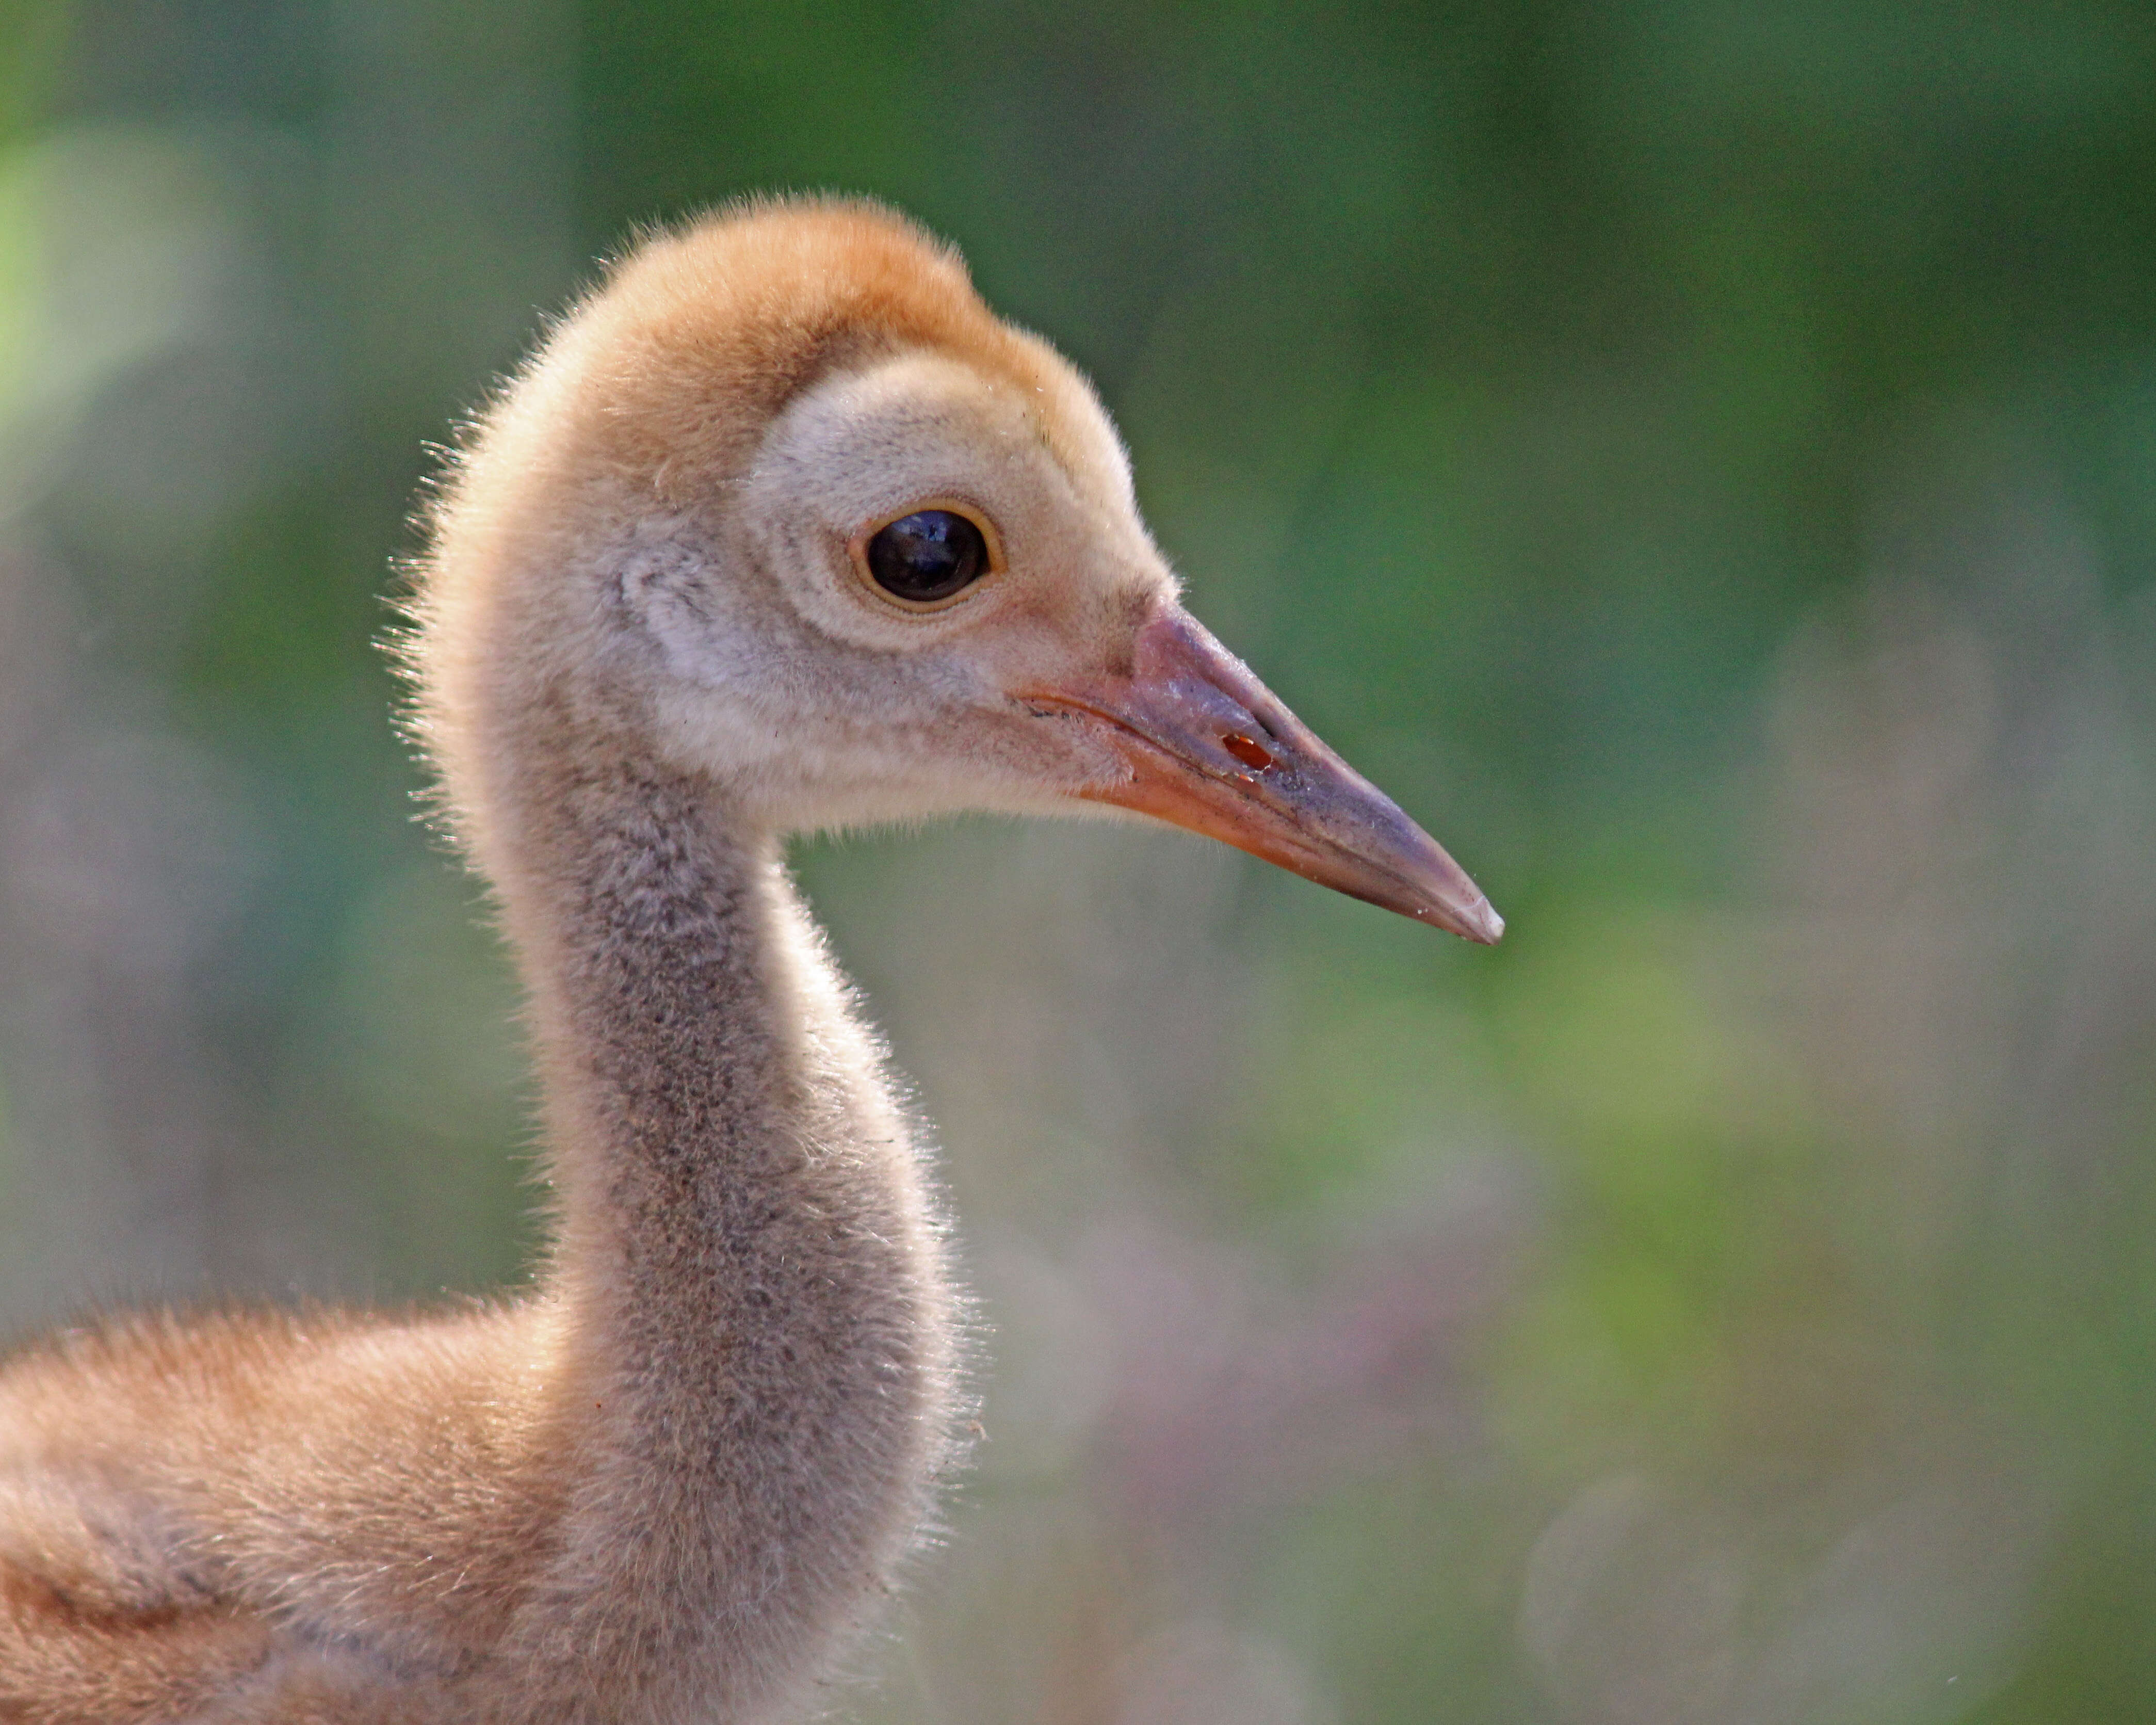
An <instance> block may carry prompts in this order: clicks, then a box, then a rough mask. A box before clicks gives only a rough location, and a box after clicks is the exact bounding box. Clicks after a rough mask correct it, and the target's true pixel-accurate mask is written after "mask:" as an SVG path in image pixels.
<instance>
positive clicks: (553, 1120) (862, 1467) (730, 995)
mask: <svg viewBox="0 0 2156 1725" xmlns="http://www.w3.org/2000/svg"><path fill="white" fill-rule="evenodd" d="M571 759H573V760H575V761H576V762H577V766H576V767H575V768H573V769H572V770H564V769H561V768H555V767H551V766H548V765H547V764H546V763H547V762H559V761H562V760H571ZM510 778H511V782H512V783H516V784H517V785H518V787H519V791H518V793H517V797H516V807H515V809H514V810H513V814H512V820H513V829H514V832H515V834H516V839H517V840H518V843H517V844H516V845H515V847H514V849H515V850H516V852H517V853H518V854H519V855H520V856H521V859H522V861H521V864H520V865H519V867H518V868H517V869H516V871H515V873H514V875H513V876H511V878H507V879H505V880H502V881H500V886H501V889H502V895H503V898H504V901H505V904H506V909H507V911H508V913H509V921H510V926H511V933H512V935H513V936H514V937H516V939H517V941H518V942H519V944H520V946H521V948H522V955H523V958H524V962H525V964H526V981H527V983H528V985H529V988H530V992H531V1000H532V1006H533V1019H534V1025H535V1033H536V1041H537V1044H538V1054H539V1059H540V1065H541V1070H542V1084H543V1086H544V1091H545V1098H546V1102H545V1106H546V1110H547V1126H548V1132H549V1137H550V1153H551V1157H552V1163H553V1173H554V1175H555V1179H556V1183H557V1194H558V1199H557V1202H558V1210H559V1232H558V1235H557V1240H556V1243H555V1247H554V1250H553V1253H552V1260H551V1262H550V1264H549V1266H548V1268H547V1271H546V1272H545V1274H544V1276H543V1279H542V1295H541V1298H540V1301H539V1307H540V1310H541V1312H542V1314H544V1316H545V1317H546V1319H547V1322H546V1324H545V1326H544V1327H545V1329H546V1331H547V1333H548V1334H549V1335H550V1336H551V1337H552V1338H553V1341H552V1344H551V1345H552V1347H553V1348H555V1349H556V1350H557V1353H556V1357H555V1359H554V1362H553V1363H554V1367H555V1371H554V1377H555V1380H556V1385H557V1419H558V1420H559V1422H560V1425H561V1428H562V1441H563V1443H564V1445H565V1447H566V1450H567V1453H571V1454H573V1455H574V1456H575V1458H576V1459H575V1461H574V1463H573V1466H574V1469H575V1472H574V1476H573V1477H571V1478H569V1479H567V1481H564V1486H563V1489H564V1491H565V1492H566V1499H567V1520H566V1523H565V1527H566V1534H565V1539H564V1548H563V1551H562V1556H561V1558H560V1567H559V1571H558V1573H559V1575H560V1577H561V1578H562V1582H563V1584H564V1586H565V1588H567V1589H570V1590H571V1591H572V1592H573V1594H574V1597H575V1599H577V1601H578V1602H579V1603H578V1604H576V1605H575V1606H574V1607H573V1608H571V1609H574V1610H577V1611H583V1612H586V1613H588V1614H589V1615H590V1617H591V1621H590V1622H589V1623H588V1624H584V1625H577V1626H572V1634H571V1635H570V1636H569V1637H568V1639H567V1640H566V1641H564V1642H563V1643H562V1645H591V1643H590V1642H589V1641H588V1640H583V1637H585V1636H598V1637H600V1638H601V1639H604V1638H605V1636H607V1635H612V1634H617V1633H618V1634H620V1635H649V1634H650V1633H653V1632H654V1631H656V1632H660V1633H664V1634H666V1635H670V1636H677V1637H679V1638H680V1640H679V1642H678V1643H677V1645H686V1646H696V1647H701V1649H702V1656H701V1657H697V1658H694V1659H691V1660H690V1664H692V1665H696V1666H704V1667H706V1672H705V1674H704V1675H703V1676H702V1678H701V1680H702V1681H707V1682H708V1681H724V1682H725V1683H726V1684H728V1685H734V1684H743V1683H752V1682H754V1681H760V1677H759V1674H762V1673H768V1672H774V1671H800V1670H803V1669H813V1668H814V1666H815V1664H816V1662H817V1661H815V1660H814V1659H813V1658H804V1657H803V1656H805V1655H808V1654H809V1653H810V1652H811V1651H812V1649H813V1648H814V1646H815V1645H816V1644H817V1643H818V1642H819V1640H828V1639H829V1638H830V1637H832V1636H834V1635H843V1634H844V1633H846V1632H847V1630H849V1629H850V1626H851V1625H853V1624H854V1623H855V1622H856V1621H857V1620H860V1618H861V1617H863V1616H864V1615H865V1614H866V1612H867V1611H868V1610H870V1609H872V1608H873V1606H874V1604H875V1602H876V1600H877V1599H878V1598H879V1597H880V1594H882V1593H883V1592H884V1591H885V1589H886V1585H887V1582H888V1579H889V1574H890V1572H891V1569H892V1568H893V1566H894V1565H895V1564H896V1563H898V1562H899V1560H900V1559H901V1558H902V1557H903V1555H904V1554H905V1553H906V1550H907V1549H908V1548H909V1547H910V1545H911V1543H912V1542H913V1540H914V1539H915V1538H916V1534H917V1530H918V1529H919V1527H920V1526H921V1522H922V1520H923V1517H924V1516H925V1514H926V1513H927V1511H928V1509H929V1508H930V1507H931V1505H930V1502H929V1499H930V1496H931V1492H932V1484H933V1480H934V1478H935V1476H936V1475H937V1472H938V1471H940V1469H941V1467H942V1465H943V1463H944V1461H945V1460H946V1450H947V1443H948V1430H949V1427H950V1425H951V1409H952V1363H951V1362H952V1329H953V1325H952V1314H951V1296H950V1295H949V1293H948V1291H947V1285H946V1282H945V1280H944V1275H943V1270H942V1262H941V1250H940V1245H939V1233H938V1229H937V1223H936V1218H935V1215H934V1213H933V1209H932V1204H931V1201H930V1199H929V1198H928V1196H927V1183H926V1181H925V1179H924V1176H923V1172H922V1169H921V1166H920V1163H919V1161H918V1159H917V1158H916V1153H915V1152H914V1150H913V1149H912V1147H911V1144H910V1143H909V1142H908V1138H907V1135H906V1132H905V1130H904V1126H903V1122H902V1120H901V1117H900V1116H899V1114H898V1112H897V1111H896V1108H895V1106H894V1105H893V1103H892V1101H891V1097H890V1096H889V1094H888V1092H887V1090H886V1088H885V1083H884V1081H883V1079H882V1076H881V1073H880V1061H879V1058H878V1053H877V1050H876V1049H875V1045H874V1043H873V1041H872V1040H871V1038H870V1036H869V1035H868V1034H867V1033H866V1032H865V1030H864V1029H862V1028H861V1026H860V1024H858V1023H857V1022H856V1020H855V1018H854V1017H853V1015H852V1014H851V1013H850V1011H849V1010H848V1006H847V999H846V993H845V990H844V985H843V983H841V982H840V980H839V978H838V977H837V975H836V973H835V972H834V969H833V968H832V967H831V965H830V963H829V960H828V959H827V957H825V955H824V950H823V945H822V942H821V940H820V938H819V936H818V934H817V932H816V930H815V928H814V925H813V924H812V923H811V922H809V921H808V916H807V915H806V912H805V911H804V910H803V907H802V906H801V904H800V902H799V901H798V897H797V896H796V895H795V894H794V892H793V889H792V887H791V885H790V883H789V882H788V879H787V877H786V875H785V872H784V870H783V865H782V862H781V860H780V855H779V850H778V844H777V841H776V837H775V835H773V834H769V833H767V832H761V831H758V830H756V829H753V828H752V827H751V826H750V825H748V824H747V823H745V822H743V821H742V819H739V817H738V815H737V813H736V811H735V810H734V809H733V807H732V806H731V803H730V801H729V798H727V796H726V793H725V791H724V788H722V787H715V786H714V785H712V784H711V783H708V782H705V781H702V780H701V779H697V778H690V777H689V776H686V775H684V774H682V773H678V772H675V771H672V770H670V769H665V768H658V767H654V766H653V765H652V764H650V763H649V762H645V761H641V760H639V759H638V758H637V757H635V756H634V754H633V753H630V752H616V753H614V754H613V755H611V756H609V755H608V754H607V753H606V752H603V751H600V752H597V753H596V757H595V754H594V752H593V750H591V749H590V748H589V747H581V748H578V749H575V750H569V749H554V748H547V749H542V750H538V751H536V752H535V753H534V754H533V755H532V756H531V757H529V758H528V760H527V762H526V767H525V768H524V769H523V770H518V771H516V772H515V773H512V774H511V775H510ZM564 1597H567V1594H565V1595H564ZM654 1614H663V1618H664V1620H663V1621H660V1622H654V1621H653V1620H652V1617H653V1615H654ZM714 1672H715V1673H716V1674H717V1676H716V1677H715V1676H712V1675H711V1673H714ZM761 1704H762V1703H760V1702H754V1701H753V1698H752V1697H747V1696H743V1697H742V1702H741V1707H742V1712H743V1713H744V1715H745V1716H746V1715H747V1714H749V1713H752V1712H754V1711H755V1710H756V1707H757V1706H759V1705H761ZM725 1717H734V1714H733V1713H731V1712H727V1713H726V1714H725Z"/></svg>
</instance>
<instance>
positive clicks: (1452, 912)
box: [1418, 898, 1505, 947]
mask: <svg viewBox="0 0 2156 1725" xmlns="http://www.w3.org/2000/svg"><path fill="white" fill-rule="evenodd" d="M1418 915H1419V917H1420V918H1421V919H1422V920H1424V921H1428V922H1434V923H1435V924H1436V925H1437V926H1438V927H1440V928H1443V929H1445V930H1447V931H1448V932H1450V933H1453V934H1456V935H1458V936H1460V937H1461V938H1462V939H1463V940H1471V941H1473V942H1475V943H1476V945H1477V946H1478V947H1494V946H1496V944H1497V942H1499V941H1501V940H1502V939H1503V938H1504V937H1505V919H1504V918H1503V917H1502V916H1499V915H1498V914H1497V912H1496V907H1495V906H1492V905H1491V902H1490V901H1489V900H1488V899H1486V898H1477V899H1476V901H1474V902H1473V903H1472V904H1470V905H1466V906H1456V907H1455V906H1448V907H1446V908H1445V909H1443V910H1429V911H1420V912H1419V913H1418Z"/></svg>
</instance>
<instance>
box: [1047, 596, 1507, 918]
mask: <svg viewBox="0 0 2156 1725" xmlns="http://www.w3.org/2000/svg"><path fill="white" fill-rule="evenodd" d="M1013 693H1014V696H1015V697H1016V698H1017V699H1018V700H1019V701H1023V702H1024V703H1025V704H1026V705H1027V706H1029V707H1031V708H1032V709H1033V710H1034V711H1035V712H1037V713H1039V714H1040V715H1041V716H1044V717H1045V716H1050V715H1051V714H1056V715H1065V716H1070V715H1075V716H1080V717H1082V718H1084V719H1086V720H1088V721H1092V722H1095V723H1096V724H1099V725H1101V726H1104V727H1106V732H1107V737H1106V740H1107V741H1108V742H1109V743H1110V744H1111V747H1113V748H1114V749H1115V751H1116V754H1117V756H1118V757H1120V758H1121V760H1122V763H1123V765H1124V766H1125V767H1126V768H1128V773H1127V776H1126V777H1124V778H1120V779H1117V780H1116V782H1114V783H1110V784H1106V785H1101V786H1097V787H1094V788H1088V789H1086V790H1084V791H1081V793H1079V794H1080V795H1081V796H1083V797H1086V798H1088V799H1090V800H1091V801H1094V802H1100V803H1114V804H1116V806H1117V807H1119V808H1123V809H1136V810H1137V811H1138V812H1139V813H1140V814H1150V815H1152V816H1153V817H1155V818H1156V819H1160V820H1164V821H1167V822H1168V823H1169V824H1172V825H1174V826H1178V827H1188V828H1189V829H1190V830H1191V831H1193V832H1195V833H1204V834H1206V835H1207V836H1208V837H1209V838H1214V839H1224V840H1225V841H1226V842H1227V843H1228V844H1230V845H1234V846H1235V847H1236V849H1238V850H1247V851H1249V852H1250V855H1253V856H1261V857H1263V858H1264V859H1265V860H1266V861H1267V862H1269V863H1277V864H1278V865H1280V866H1281V867H1282V868H1284V869H1287V870H1292V871H1293V872H1294V873H1296V874H1298V875H1301V876H1303V877H1304V878H1305V879H1306V880H1315V881H1317V884H1318V885H1319V886H1330V887H1331V888H1332V889H1333V891H1336V892H1344V893H1346V894H1347V896H1349V897H1351V898H1359V899H1366V900H1368V901H1369V902H1370V903H1372V904H1373V905H1382V906H1384V907H1385V909H1387V910H1389V911H1399V913H1400V914H1401V915H1402V916H1412V917H1414V918H1415V920H1416V921H1418V922H1429V923H1434V924H1435V925H1436V926H1437V927H1440V928H1444V929H1449V930H1450V931H1451V932H1453V933H1455V934H1457V935H1461V936H1464V937H1466V938H1467V939H1469V940H1471V941H1480V942H1482V943H1483V944H1484V945H1486V946H1487V945H1491V944H1492V943H1494V942H1496V939H1497V937H1498V936H1499V935H1501V934H1502V933H1503V932H1505V922H1504V919H1503V918H1502V917H1501V916H1498V914H1497V913H1496V911H1493V910H1491V908H1490V901H1489V900H1487V899H1486V898H1485V897H1483V896H1482V893H1481V889H1480V888H1478V887H1477V886H1476V885H1475V883H1474V882H1473V881H1472V880H1469V879H1468V878H1467V875H1466V872H1465V871H1464V870H1462V869H1461V868H1460V865H1459V864H1457V863H1455V861H1453V860H1452V859H1451V858H1450V857H1449V856H1447V855H1445V852H1444V851H1443V850H1440V848H1439V846H1438V844H1437V841H1436V840H1435V839H1432V838H1431V837H1430V835H1429V834H1427V833H1425V832H1424V831H1423V829H1421V828H1420V827H1419V826H1417V825H1416V824H1414V822H1413V821H1411V820H1409V819H1408V818H1407V816H1406V815H1404V814H1401V813H1400V811H1399V807H1398V805H1397V804H1395V803H1394V802H1393V801H1392V799H1391V798H1389V797H1387V796H1386V795H1385V794H1384V793H1383V792H1382V791H1380V790H1379V789H1378V788H1377V787H1376V786H1375V785H1373V784H1372V783H1370V782H1369V780H1368V779H1367V778H1363V776H1362V774H1360V773H1358V772H1356V771H1355V769H1354V768H1352V767H1350V766H1349V765H1348V764H1347V762H1345V761H1343V760H1342V759H1341V758H1340V757H1339V756H1337V755H1336V754H1334V753H1333V752H1332V750H1331V749H1329V748H1327V747H1326V746H1325V745H1324V744H1323V743H1322V742H1319V741H1318V739H1317V737H1316V736H1315V735H1314V734H1313V733H1312V732H1311V730H1310V728H1309V727H1308V726H1306V725H1305V724H1304V723H1303V722H1302V721H1301V720H1300V719H1298V718H1296V716H1295V715H1294V714H1293V713H1291V712H1290V711H1288V710H1287V709H1286V707H1285V706H1281V703H1280V702H1279V701H1276V700H1275V699H1274V698H1273V696H1272V694H1271V692H1270V691H1269V690H1267V689H1266V687H1265V685H1264V684H1262V683H1260V681H1259V680H1257V679H1256V678H1255V677H1254V676H1252V675H1250V671H1249V670H1248V669H1246V668H1245V665H1243V663H1242V662H1241V661H1240V660H1238V659H1237V658H1236V657H1235V655H1233V654H1231V653H1229V651H1228V649H1226V648H1224V647H1223V646H1222V645H1221V644H1219V642H1218V641H1216V640H1214V639H1213V637H1212V636H1211V635H1210V634H1208V633H1207V632H1206V630H1205V629H1204V627H1203V626H1202V625H1201V624H1199V622H1198V620H1197V619H1195V618H1193V617H1192V616H1191V615H1190V614H1188V612H1186V611H1184V610H1183V609H1182V608H1180V607H1175V608H1171V609H1169V610H1168V611H1165V612H1163V614H1161V615H1159V616H1158V617H1156V618H1154V619H1152V621H1151V622H1149V623H1147V624H1145V625H1144V626H1143V627H1142V628H1141V629H1139V630H1138V634H1137V646H1136V651H1135V652H1134V654H1133V655H1132V665H1131V669H1130V671H1129V673H1128V674H1127V675H1107V676H1103V677H1101V678H1099V679H1096V680H1089V681H1088V682H1087V683H1086V684H1085V685H1079V686H1072V687H1061V688H1059V687H1049V686H1034V687H1029V688H1025V689H1021V690H1016V691H1013Z"/></svg>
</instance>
